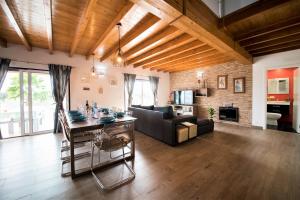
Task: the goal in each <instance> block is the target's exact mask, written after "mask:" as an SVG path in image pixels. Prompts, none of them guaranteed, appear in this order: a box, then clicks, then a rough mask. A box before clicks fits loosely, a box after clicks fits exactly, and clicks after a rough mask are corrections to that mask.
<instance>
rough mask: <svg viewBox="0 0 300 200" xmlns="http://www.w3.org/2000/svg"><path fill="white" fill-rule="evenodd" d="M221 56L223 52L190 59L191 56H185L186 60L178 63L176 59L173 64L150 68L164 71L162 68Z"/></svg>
mask: <svg viewBox="0 0 300 200" xmlns="http://www.w3.org/2000/svg"><path fill="white" fill-rule="evenodd" d="M220 56H223V54H220V53H213V52H211V53H210V54H208V55H205V56H202V57H199V56H198V58H196V59H191V60H190V59H189V58H190V57H188V58H185V59H186V60H185V61H184V62H178V63H176V61H175V62H173V64H171V63H168V64H166V65H161V66H156V67H151V69H150V70H160V71H162V70H166V69H169V68H172V67H177V66H181V65H189V64H191V63H199V62H203V61H209V60H211V59H215V58H218V57H220Z"/></svg>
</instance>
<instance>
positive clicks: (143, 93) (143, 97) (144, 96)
mask: <svg viewBox="0 0 300 200" xmlns="http://www.w3.org/2000/svg"><path fill="white" fill-rule="evenodd" d="M127 99H128V95H127V91H126V88H125V105H127ZM153 104H154V96H153V92H152V89H151V86H150V81H149V80H147V79H136V80H135V82H134V88H133V93H132V105H145V106H146V105H153Z"/></svg>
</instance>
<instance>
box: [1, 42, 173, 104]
mask: <svg viewBox="0 0 300 200" xmlns="http://www.w3.org/2000/svg"><path fill="white" fill-rule="evenodd" d="M0 57H4V58H10V59H12V60H18V61H25V62H15V61H12V63H11V65H13V66H14V65H15V66H22V67H28V66H29V67H30V66H32V67H34V68H38V69H45V68H46V69H47V64H48V63H52V64H63V65H71V66H73V67H74V68H73V69H72V73H71V109H75V108H77V107H78V106H79V105H80V104H83V103H85V101H86V100H89V101H90V102H91V101H96V102H97V103H98V104H99V105H103V106H110V107H112V106H115V107H119V108H123V107H124V79H123V73H133V74H137V75H142V76H149V75H153V76H158V77H160V80H159V88H158V103H159V105H165V104H166V103H167V101H168V97H169V92H170V86H169V74H168V73H162V72H160V73H158V72H155V71H150V70H145V69H141V68H133V67H132V66H129V67H126V68H114V67H113V66H111V64H108V63H100V62H95V66H96V68H97V69H98V70H101V71H104V72H105V76H104V77H101V78H99V79H92V78H91V79H90V81H88V82H83V81H81V78H82V77H90V74H91V66H92V59H89V60H86V59H85V57H84V56H81V55H74V56H73V57H69V56H68V54H67V53H64V52H60V51H55V52H54V54H53V55H50V54H49V52H48V50H46V49H39V48H33V51H32V52H29V51H27V50H26V49H25V48H24V47H23V46H20V45H13V44H9V47H8V48H0ZM26 62H28V63H26ZM30 62H33V63H40V64H33V63H30ZM111 80H115V81H117V85H115V86H112V85H111V84H110V81H111ZM83 87H89V88H90V90H89V91H83V90H82V88H83ZM100 87H101V88H103V94H99V92H98V91H99V88H100Z"/></svg>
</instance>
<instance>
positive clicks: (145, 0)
mask: <svg viewBox="0 0 300 200" xmlns="http://www.w3.org/2000/svg"><path fill="white" fill-rule="evenodd" d="M131 1H133V2H135V3H137V4H138V5H140V6H142V7H143V8H144V9H146V10H147V11H149V12H153V13H155V14H157V15H158V16H160V17H161V18H162V19H166V20H168V21H172V22H171V25H173V26H175V27H177V28H178V29H179V30H182V31H184V32H185V33H188V34H190V35H191V36H193V37H195V38H197V39H199V40H200V41H203V42H204V43H206V44H208V45H210V46H211V47H213V48H214V49H216V50H218V51H220V52H221V53H225V54H228V55H229V56H230V57H234V58H235V59H236V60H238V61H240V62H241V63H243V64H251V63H252V56H251V55H250V54H249V53H248V52H247V51H246V50H245V49H244V48H242V47H241V46H240V45H239V44H238V43H237V42H235V41H234V40H233V38H231V37H230V36H229V35H228V34H227V33H226V32H225V31H224V30H222V29H219V27H218V22H219V20H218V17H217V16H216V15H214V14H213V12H212V11H211V10H210V9H209V8H208V7H207V6H206V5H205V4H204V3H203V2H202V1H196V0H185V1H178V0H131Z"/></svg>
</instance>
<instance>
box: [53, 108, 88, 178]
mask: <svg viewBox="0 0 300 200" xmlns="http://www.w3.org/2000/svg"><path fill="white" fill-rule="evenodd" d="M58 116H59V117H58V119H59V122H60V124H61V126H62V131H63V135H64V138H65V139H64V140H63V141H62V147H61V160H62V165H61V176H62V177H66V176H70V175H71V173H70V172H63V167H64V165H65V164H67V163H70V162H71V157H70V156H65V157H63V156H62V153H63V152H69V151H70V144H69V143H70V140H69V138H70V132H69V127H68V124H67V118H66V116H65V113H64V111H63V110H61V111H60V112H59V114H58ZM92 134H93V133H91V132H83V133H82V134H79V136H76V138H75V142H74V143H75V144H74V148H81V147H84V146H85V143H87V142H90V143H91V145H92V139H93V137H94V136H93V135H92ZM84 137H85V138H84ZM82 138H84V139H83V140H80V139H82ZM76 140H77V141H76ZM90 156H91V153H90V151H88V152H83V153H78V154H75V156H74V158H75V160H79V159H83V158H86V157H90Z"/></svg>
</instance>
